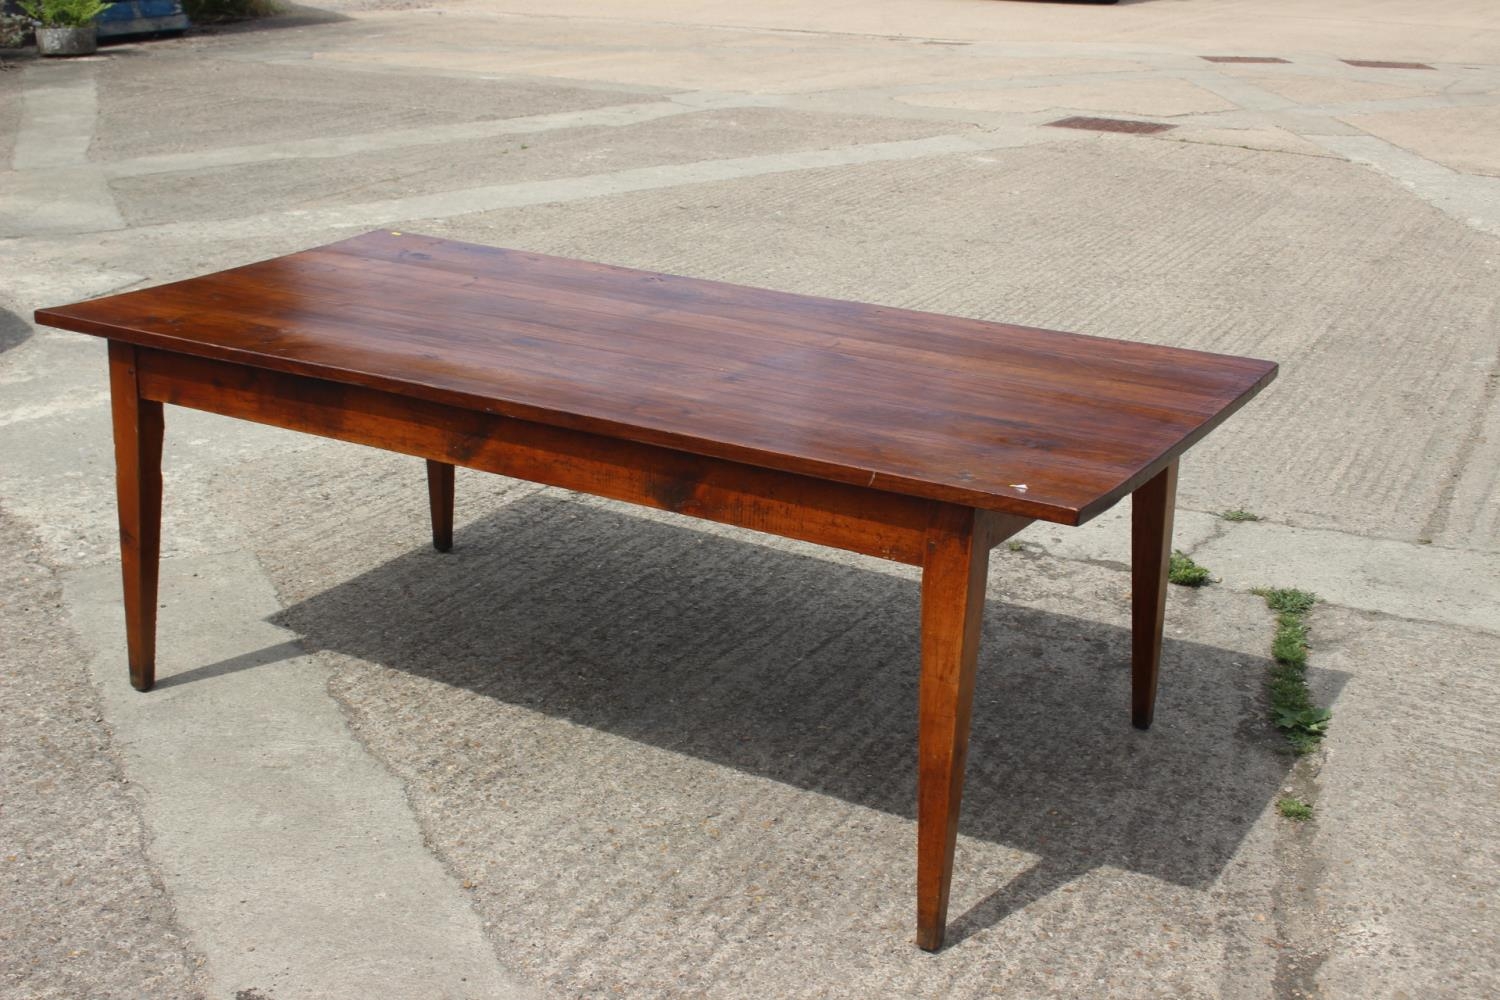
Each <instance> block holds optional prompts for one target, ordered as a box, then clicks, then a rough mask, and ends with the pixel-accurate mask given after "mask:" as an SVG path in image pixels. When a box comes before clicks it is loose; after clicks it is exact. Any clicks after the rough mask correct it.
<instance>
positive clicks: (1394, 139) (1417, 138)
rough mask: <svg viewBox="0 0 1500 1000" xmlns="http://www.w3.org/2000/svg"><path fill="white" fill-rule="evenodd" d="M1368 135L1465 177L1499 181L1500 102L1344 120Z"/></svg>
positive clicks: (1354, 116)
mask: <svg viewBox="0 0 1500 1000" xmlns="http://www.w3.org/2000/svg"><path fill="white" fill-rule="evenodd" d="M1345 120H1346V121H1347V122H1349V124H1351V125H1357V126H1359V127H1360V128H1361V129H1363V130H1364V131H1366V132H1369V133H1370V134H1371V135H1376V136H1379V137H1380V138H1382V139H1384V140H1386V141H1387V142H1391V143H1395V144H1396V145H1398V146H1401V147H1402V148H1404V149H1409V150H1412V151H1413V152H1415V153H1417V154H1419V155H1421V156H1423V157H1425V158H1427V159H1429V160H1432V161H1434V162H1436V163H1441V164H1442V165H1443V166H1445V167H1452V168H1453V169H1454V170H1458V171H1462V172H1463V173H1468V174H1485V175H1487V176H1490V177H1500V152H1497V151H1496V150H1495V145H1496V144H1495V143H1494V142H1492V141H1491V140H1492V139H1493V138H1494V137H1495V135H1496V134H1497V133H1500V99H1497V103H1496V104H1494V105H1490V106H1487V107H1474V108H1437V109H1429V110H1423V111H1402V112H1396V113H1392V114H1373V115H1352V116H1350V117H1348V118H1346V119H1345Z"/></svg>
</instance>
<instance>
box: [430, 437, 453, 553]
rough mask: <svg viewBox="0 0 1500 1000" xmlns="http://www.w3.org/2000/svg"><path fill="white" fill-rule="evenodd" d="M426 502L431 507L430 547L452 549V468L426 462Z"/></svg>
mask: <svg viewBox="0 0 1500 1000" xmlns="http://www.w3.org/2000/svg"><path fill="white" fill-rule="evenodd" d="M427 502H428V504H429V505H430V506H431V507H432V547H433V548H435V549H437V550H438V551H439V552H448V551H451V550H452V548H453V466H452V465H451V464H450V463H448V462H434V461H433V460H432V459H430V458H429V459H428V460H427Z"/></svg>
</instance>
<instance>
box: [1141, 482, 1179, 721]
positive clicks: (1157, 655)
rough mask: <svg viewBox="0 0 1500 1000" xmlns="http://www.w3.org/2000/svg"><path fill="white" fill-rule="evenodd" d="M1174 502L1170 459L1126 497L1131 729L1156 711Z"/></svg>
mask: <svg viewBox="0 0 1500 1000" xmlns="http://www.w3.org/2000/svg"><path fill="white" fill-rule="evenodd" d="M1176 506H1177V463H1176V462H1173V463H1172V464H1171V465H1169V466H1167V467H1166V468H1165V469H1163V470H1162V471H1161V472H1159V473H1157V475H1156V476H1155V477H1154V478H1152V479H1151V480H1150V481H1148V482H1147V483H1146V484H1145V485H1144V486H1141V487H1140V488H1139V489H1137V490H1136V491H1135V495H1134V496H1133V497H1132V499H1131V501H1130V578H1131V579H1130V584H1131V587H1130V636H1131V638H1130V673H1131V679H1130V717H1131V722H1132V723H1133V724H1134V725H1135V728H1137V729H1149V728H1151V716H1152V713H1153V712H1154V711H1155V709H1156V677H1157V674H1158V672H1159V671H1160V667H1161V629H1162V621H1163V617H1164V615H1165V613H1166V607H1167V571H1168V566H1169V565H1170V563H1171V559H1172V513H1173V510H1174V509H1175V508H1176Z"/></svg>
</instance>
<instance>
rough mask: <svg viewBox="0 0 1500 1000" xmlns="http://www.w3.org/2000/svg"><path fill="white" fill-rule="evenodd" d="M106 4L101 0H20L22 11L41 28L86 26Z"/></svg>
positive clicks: (103, 9) (92, 21) (101, 11)
mask: <svg viewBox="0 0 1500 1000" xmlns="http://www.w3.org/2000/svg"><path fill="white" fill-rule="evenodd" d="M108 6H109V5H108V4H106V3H102V2H101V0H20V7H21V11H22V13H24V14H25V15H26V16H27V17H29V18H31V19H32V20H33V21H35V22H36V23H37V24H39V25H40V26H42V27H43V28H87V27H88V26H89V25H91V24H93V23H94V18H96V17H98V16H99V15H100V14H102V13H104V11H105V9H106V8H107V7H108Z"/></svg>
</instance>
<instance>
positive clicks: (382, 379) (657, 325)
mask: <svg viewBox="0 0 1500 1000" xmlns="http://www.w3.org/2000/svg"><path fill="white" fill-rule="evenodd" d="M37 320H38V322H41V323H46V324H49V325H52V326H58V327H62V328H63V329H68V330H77V331H80V332H83V333H95V334H99V335H102V336H106V337H110V338H112V339H117V340H125V341H128V342H130V343H134V344H137V345H139V346H142V347H155V348H160V349H162V350H166V351H171V352H177V353H184V354H192V355H196V356H199V357H207V358H216V359H219V360H224V361H229V362H232V363H235V364H241V365H247V366H253V367H256V368H262V369H269V370H272V371H281V372H288V373H293V374H301V375H311V376H314V377H317V378H324V379H328V380H330V381H335V382H343V383H348V384H355V385H363V386H368V387H371V388H379V389H384V390H386V391H390V392H395V393H397V394H399V395H402V396H406V397H411V398H418V399H426V400H429V401H432V402H438V403H445V404H448V405H452V406H457V407H461V408H467V409H473V410H478V411H482V412H490V413H497V414H500V415H503V416H509V417H516V418H519V419H523V420H529V421H533V422H536V423H541V424H548V425H552V426H556V427H565V428H568V429H572V430H580V431H586V432H589V433H595V434H601V435H604V436H606V437H609V438H617V439H623V440H629V441H635V442H639V443H643V444H652V445H658V446H661V447H666V448H672V449H675V450H679V451H687V452H692V453H695V454H700V455H708V456H711V457H715V458H722V459H727V460H729V461H734V462H741V463H744V464H747V465H754V466H758V467H762V468H769V469H778V470H781V471H786V472H796V473H801V474H805V475H811V476H816V477H818V478H821V479H829V480H834V481H837V482H843V483H849V484H852V485H857V486H878V487H879V488H880V489H881V490H883V491H885V492H894V493H904V494H907V495H910V496H919V497H925V498H929V499H935V500H945V501H949V502H952V503H960V504H964V505H966V506H971V507H978V508H982V509H989V510H998V511H1002V512H1005V513H1013V514H1021V515H1024V516H1027V517H1036V518H1042V519H1045V520H1049V521H1058V522H1061V523H1064V524H1078V523H1081V522H1083V521H1086V520H1088V519H1089V518H1091V517H1093V516H1094V515H1096V514H1098V513H1100V512H1101V511H1103V510H1106V509H1107V508H1109V507H1110V506H1112V505H1113V504H1115V503H1116V502H1117V501H1119V500H1120V499H1121V498H1123V497H1125V496H1126V495H1128V494H1129V493H1130V492H1131V491H1133V490H1134V489H1135V488H1136V487H1137V486H1139V485H1140V484H1141V483H1144V482H1145V481H1146V480H1147V479H1150V478H1151V477H1152V476H1153V475H1155V474H1156V473H1157V472H1159V471H1160V470H1161V469H1162V468H1164V467H1165V466H1166V464H1167V462H1169V461H1171V460H1172V459H1173V458H1175V457H1176V456H1177V455H1179V454H1181V453H1182V452H1183V451H1184V450H1186V449H1187V448H1188V447H1189V446H1190V445H1191V444H1192V443H1193V442H1194V441H1196V440H1198V439H1199V438H1200V437H1202V435H1203V434H1205V433H1207V432H1208V430H1209V429H1210V428H1212V427H1213V426H1215V425H1217V424H1218V423H1219V422H1220V421H1222V420H1223V419H1224V418H1225V417H1227V416H1228V415H1229V413H1230V412H1232V411H1233V410H1235V409H1236V408H1238V407H1239V406H1240V405H1241V404H1242V403H1243V402H1245V401H1246V400H1247V399H1249V398H1250V397H1251V396H1252V395H1254V394H1255V392H1256V391H1258V390H1259V389H1260V388H1261V387H1262V386H1263V385H1265V384H1266V383H1267V382H1269V381H1270V380H1271V378H1272V377H1273V375H1274V373H1275V369H1276V366H1275V365H1273V364H1271V363H1269V362H1265V361H1255V360H1251V359H1246V358H1234V357H1227V356H1224V355H1217V354H1205V353H1202V352H1198V351H1184V350H1179V349H1176V348H1170V347H1159V346H1156V345H1151V344H1137V343H1126V342H1122V341H1113V340H1102V339H1099V338H1094V337H1084V336H1079V335H1076V334H1065V333H1057V332H1054V331H1048V330H1036V329H1031V328H1027V327H1020V326H1009V325H1003V324H997V323H987V322H982V321H980V320H973V319H961V318H957V317H952V316H937V315H933V314H930V313H919V312H911V311H909V310H903V309H891V308H886V307H882V306H873V305H864V304H860V303H854V302H839V301H834V300H831V299H819V298H809V297H804V296H797V295H789V294H786V293H783V292H774V291H766V290H763V289H751V288H742V287H739V286H736V285H727V284H722V283H719V282H710V281H699V280H695V279H691V278H681V277H674V276H671V275H663V274H653V273H649V272H645V271H634V270H629V269H626V268H619V267H610V266H608V265H604V264H591V263H585V262H582V261H573V260H564V259H561V258H557V257H547V256H543V255H541V254H532V253H523V252H520V251H515V250H499V249H494V248H491V247H480V246H474V245H472V244H466V243H454V242H449V241H446V240H440V239H434V238H430V237H424V236H412V235H401V236H397V235H394V234H391V233H384V232H376V233H369V234H366V235H364V236H358V237H354V238H353V239H349V240H345V241H343V242H341V243H335V244H333V245H331V246H327V247H319V248H317V249H313V250H307V251H304V252H302V253H298V254H293V255H291V256H288V257H282V258H278V259H275V260H269V261H263V262H261V263H258V264H251V265H248V266H246V267H239V268H235V269H233V270H229V271H223V272H220V273H218V274H211V275H206V276H204V277H200V278H192V279H189V280H187V281H181V282H177V283H175V284H169V285H163V286H161V287H159V288H152V289H146V290H142V291H136V292H127V293H124V294H122V295H113V296H109V297H106V298H103V299H96V300H94V301H92V302H84V303H78V304H75V305H69V306H62V307H59V308H55V309H43V310H39V311H38V313H37Z"/></svg>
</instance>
